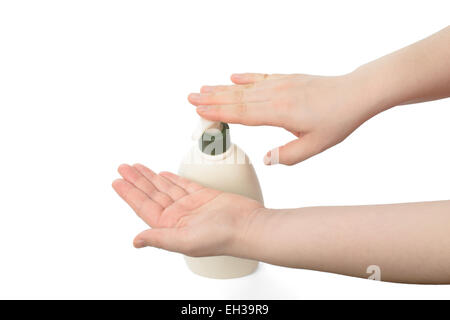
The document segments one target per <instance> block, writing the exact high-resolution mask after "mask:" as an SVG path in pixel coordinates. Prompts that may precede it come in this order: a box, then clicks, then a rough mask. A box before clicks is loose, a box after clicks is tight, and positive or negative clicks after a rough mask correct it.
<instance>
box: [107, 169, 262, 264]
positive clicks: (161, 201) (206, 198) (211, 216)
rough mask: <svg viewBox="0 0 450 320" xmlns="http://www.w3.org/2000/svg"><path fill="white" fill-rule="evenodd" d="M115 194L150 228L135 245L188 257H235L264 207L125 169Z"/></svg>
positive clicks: (163, 175)
mask: <svg viewBox="0 0 450 320" xmlns="http://www.w3.org/2000/svg"><path fill="white" fill-rule="evenodd" d="M118 171H119V173H120V175H121V176H122V177H123V179H118V180H115V181H114V182H113V188H114V190H115V191H116V192H117V193H118V194H119V195H120V196H121V197H122V198H123V199H124V200H125V201H126V202H127V203H128V204H129V205H130V207H131V208H133V210H134V211H135V212H136V213H137V215H138V216H139V217H140V218H141V219H142V220H144V221H145V222H146V223H147V224H148V225H149V226H151V227H152V228H151V229H149V230H146V231H144V232H142V233H140V234H139V235H138V236H137V237H136V238H135V240H134V245H135V247H136V248H142V247H145V246H153V247H158V248H162V249H165V250H169V251H176V252H180V253H184V254H186V255H189V256H214V255H231V253H232V251H233V248H234V247H236V246H239V243H240V240H241V239H242V238H243V237H245V233H246V228H247V226H248V225H249V224H250V222H251V220H252V219H253V218H254V216H255V215H256V214H257V213H258V209H261V208H262V207H263V206H262V205H261V204H260V203H259V202H257V201H254V200H251V199H248V198H245V197H242V196H239V195H236V194H230V193H225V192H221V191H218V190H214V189H209V188H205V187H203V186H201V185H199V184H197V183H194V182H191V181H189V180H187V179H184V178H182V177H180V176H177V175H175V174H173V173H170V172H161V173H160V174H155V173H154V172H153V171H152V170H150V169H148V168H146V167H144V166H143V165H139V164H136V165H134V166H129V165H121V166H120V167H119V170H118Z"/></svg>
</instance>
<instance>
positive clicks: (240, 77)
mask: <svg viewBox="0 0 450 320" xmlns="http://www.w3.org/2000/svg"><path fill="white" fill-rule="evenodd" d="M287 76H288V75H286V74H263V73H234V74H232V75H231V81H233V83H235V84H249V83H256V82H260V81H264V80H272V79H281V78H285V77H287Z"/></svg>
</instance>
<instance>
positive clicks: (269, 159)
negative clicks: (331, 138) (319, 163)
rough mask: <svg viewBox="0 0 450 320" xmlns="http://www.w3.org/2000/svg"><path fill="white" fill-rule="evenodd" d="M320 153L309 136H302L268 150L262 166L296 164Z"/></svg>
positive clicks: (315, 143)
mask: <svg viewBox="0 0 450 320" xmlns="http://www.w3.org/2000/svg"><path fill="white" fill-rule="evenodd" d="M319 152H320V148H319V147H318V145H317V142H315V141H313V138H312V136H311V135H305V136H302V137H301V138H299V139H296V140H293V141H291V142H289V143H287V144H285V145H283V146H281V147H278V148H275V149H272V150H270V151H269V152H268V153H267V154H266V155H265V156H264V164H266V165H273V164H278V163H281V164H285V165H288V166H291V165H294V164H297V163H299V162H301V161H303V160H306V159H308V158H310V157H312V156H314V155H316V154H317V153H319Z"/></svg>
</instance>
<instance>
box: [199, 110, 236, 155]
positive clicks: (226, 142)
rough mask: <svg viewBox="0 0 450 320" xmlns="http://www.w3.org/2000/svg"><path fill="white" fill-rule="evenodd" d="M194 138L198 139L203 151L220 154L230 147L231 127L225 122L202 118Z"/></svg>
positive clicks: (209, 153)
mask: <svg viewBox="0 0 450 320" xmlns="http://www.w3.org/2000/svg"><path fill="white" fill-rule="evenodd" d="M192 139H194V140H198V146H199V148H200V150H201V151H202V152H203V153H205V154H208V155H212V156H214V155H219V154H222V153H224V152H225V151H227V150H228V149H229V148H230V145H231V139H230V127H229V126H228V124H226V123H225V122H216V121H210V120H206V119H203V118H200V123H199V125H198V127H197V129H196V130H195V132H194V134H193V136H192Z"/></svg>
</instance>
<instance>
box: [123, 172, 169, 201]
mask: <svg viewBox="0 0 450 320" xmlns="http://www.w3.org/2000/svg"><path fill="white" fill-rule="evenodd" d="M118 171H119V173H120V175H121V176H122V177H123V178H124V179H125V180H127V181H128V182H130V183H132V184H133V185H135V186H136V187H137V188H138V189H140V190H141V191H143V192H144V193H145V194H146V195H147V196H148V197H149V198H151V199H152V200H154V201H156V202H157V203H159V204H160V205H161V206H162V207H163V208H167V207H168V206H170V205H171V204H172V203H173V200H172V198H171V197H170V196H169V195H167V194H166V193H163V192H161V191H159V190H158V189H157V188H156V187H155V186H154V185H153V184H152V183H151V182H150V181H149V180H148V179H146V178H145V177H144V176H143V175H142V174H141V173H140V172H139V171H137V170H136V168H133V167H131V166H129V165H127V164H122V165H121V166H119V169H118Z"/></svg>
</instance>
